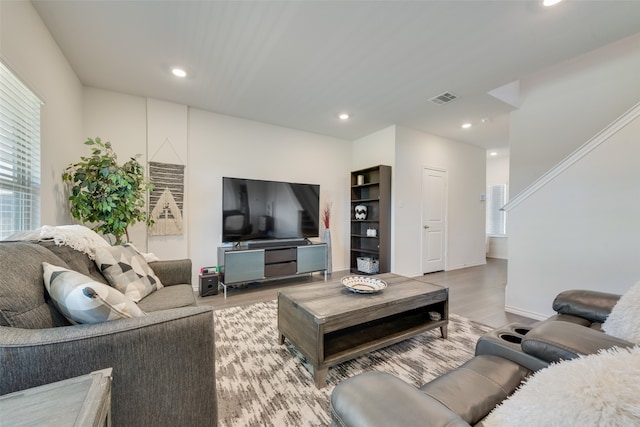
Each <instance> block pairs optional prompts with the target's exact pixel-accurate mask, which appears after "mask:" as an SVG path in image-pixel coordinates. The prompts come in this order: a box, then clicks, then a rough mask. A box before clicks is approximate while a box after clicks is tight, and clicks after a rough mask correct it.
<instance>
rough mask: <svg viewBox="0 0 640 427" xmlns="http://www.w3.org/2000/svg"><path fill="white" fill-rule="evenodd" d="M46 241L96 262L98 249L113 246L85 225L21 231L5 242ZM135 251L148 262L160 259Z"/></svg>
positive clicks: (46, 226)
mask: <svg viewBox="0 0 640 427" xmlns="http://www.w3.org/2000/svg"><path fill="white" fill-rule="evenodd" d="M45 239H53V242H54V243H55V244H56V245H58V246H62V245H65V246H70V247H72V248H73V249H75V250H77V251H80V252H83V253H85V254H87V256H89V258H90V259H92V260H95V258H96V254H95V249H96V248H99V247H109V246H111V245H110V244H109V242H107V241H106V240H105V239H104V238H103V237H102V236H100V235H99V234H98V233H96V232H95V231H93V230H91V229H90V228H87V227H85V226H84V225H58V226H50V225H43V226H42V227H40V228H37V229H35V230H29V231H20V232H18V233H15V234H12V235H11V236H9V237H7V238H6V239H5V240H45ZM131 246H133V245H131ZM134 249H135V250H136V251H137V252H138V253H140V255H142V256H143V257H144V259H145V261H146V262H151V261H158V260H159V258H158V257H157V256H155V255H154V254H151V253H149V254H144V253H141V252H140V251H138V249H136V248H135V246H134Z"/></svg>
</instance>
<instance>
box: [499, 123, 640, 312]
mask: <svg viewBox="0 0 640 427" xmlns="http://www.w3.org/2000/svg"><path fill="white" fill-rule="evenodd" d="M639 138H640V118H639V119H636V120H635V122H633V123H632V124H630V125H628V126H627V127H626V128H624V129H623V130H621V131H619V132H618V133H617V134H616V135H615V136H614V137H613V138H611V139H610V140H609V141H607V142H606V143H604V144H603V145H601V146H600V147H598V148H597V149H596V150H594V151H593V152H591V153H590V154H589V155H588V156H587V157H585V158H583V159H581V160H580V161H579V162H578V163H577V164H575V165H574V166H573V167H571V168H570V169H568V170H567V171H566V172H564V173H563V174H562V175H560V176H559V177H558V178H556V179H555V180H554V181H552V182H551V183H549V184H547V185H546V186H544V187H543V188H542V189H540V190H538V191H537V192H536V193H534V194H533V195H532V196H531V197H529V199H527V200H525V201H524V202H522V203H521V204H519V205H517V206H516V207H515V208H514V209H512V210H511V211H510V222H509V226H510V230H511V231H510V233H509V236H510V239H509V241H510V253H511V255H510V259H509V272H508V285H507V293H506V306H507V309H508V310H509V311H514V312H518V313H521V314H525V315H530V316H532V317H535V318H543V317H546V316H548V315H549V314H552V310H551V302H552V301H553V298H554V297H555V295H556V294H557V293H558V292H560V291H563V290H567V289H591V290H597V291H603V292H612V293H616V294H622V293H624V292H625V291H626V290H627V289H629V288H630V287H631V286H632V285H633V284H634V283H636V282H637V281H638V280H640V264H639V263H638V254H640V239H639V238H638V236H640V221H638V218H640V200H639V198H638V183H640V168H639V167H638V159H640V144H638V140H639Z"/></svg>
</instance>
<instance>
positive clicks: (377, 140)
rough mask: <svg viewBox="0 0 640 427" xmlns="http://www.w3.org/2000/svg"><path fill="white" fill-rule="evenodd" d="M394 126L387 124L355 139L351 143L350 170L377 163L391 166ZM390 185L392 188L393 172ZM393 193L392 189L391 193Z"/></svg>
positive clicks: (394, 140) (394, 134) (393, 150)
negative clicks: (387, 125)
mask: <svg viewBox="0 0 640 427" xmlns="http://www.w3.org/2000/svg"><path fill="white" fill-rule="evenodd" d="M395 147H396V127H395V126H389V127H387V128H384V129H382V130H379V131H377V132H374V133H372V134H371V135H367V136H365V137H363V138H360V139H357V140H355V141H353V143H352V148H353V151H352V153H353V154H352V155H353V161H352V162H351V170H354V171H355V170H359V169H366V168H369V167H372V166H377V165H387V166H392V165H393V164H394V163H395ZM394 172H395V170H394V169H393V168H392V169H391V174H392V179H391V186H392V188H393V173H394ZM391 194H393V191H392V193H391Z"/></svg>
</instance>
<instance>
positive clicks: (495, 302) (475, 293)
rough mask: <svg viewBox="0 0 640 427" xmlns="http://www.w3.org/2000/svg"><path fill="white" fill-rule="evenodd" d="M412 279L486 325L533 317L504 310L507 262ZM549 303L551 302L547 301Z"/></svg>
mask: <svg viewBox="0 0 640 427" xmlns="http://www.w3.org/2000/svg"><path fill="white" fill-rule="evenodd" d="M348 274H349V272H347V271H335V272H333V274H332V275H331V278H333V279H334V280H335V279H339V278H341V277H343V276H346V275H348ZM415 279H417V280H421V281H425V282H430V283H435V284H437V285H441V286H445V287H448V288H449V311H450V312H451V313H455V314H458V315H460V316H464V317H466V318H468V319H471V320H475V321H477V322H480V323H484V324H485V325H489V326H491V327H495V328H497V327H498V326H501V325H504V324H506V323H511V322H520V323H525V324H531V323H534V322H535V320H533V319H529V318H526V317H522V316H518V315H515V314H511V313H506V312H505V311H504V288H505V286H506V284H507V261H506V260H501V259H496V258H487V264H486V265H481V266H475V267H469V268H463V269H459V270H453V271H443V272H438V273H431V274H426V275H424V276H420V277H416V278H415ZM322 280H324V276H323V275H322V274H319V273H315V274H313V275H312V276H305V277H302V278H295V279H285V280H278V281H272V282H264V283H260V284H251V285H246V286H243V287H240V288H230V289H229V290H228V291H227V298H226V299H225V298H224V295H223V293H222V289H220V292H219V293H218V295H213V296H209V297H200V296H198V297H197V300H198V304H199V305H211V306H213V307H214V308H215V309H222V308H228V307H234V306H238V305H244V304H253V303H256V302H262V301H271V300H274V299H276V298H277V295H278V291H280V290H281V289H284V288H289V287H292V286H304V285H305V284H308V283H311V282H318V281H322ZM549 304H551V302H549Z"/></svg>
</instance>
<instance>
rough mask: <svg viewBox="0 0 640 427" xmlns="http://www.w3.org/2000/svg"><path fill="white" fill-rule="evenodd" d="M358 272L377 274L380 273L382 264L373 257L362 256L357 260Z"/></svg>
mask: <svg viewBox="0 0 640 427" xmlns="http://www.w3.org/2000/svg"><path fill="white" fill-rule="evenodd" d="M356 264H357V267H358V271H362V272H363V273H369V274H376V273H378V272H379V271H380V262H379V261H378V260H377V259H373V258H371V257H366V256H361V257H358V258H357V259H356Z"/></svg>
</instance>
